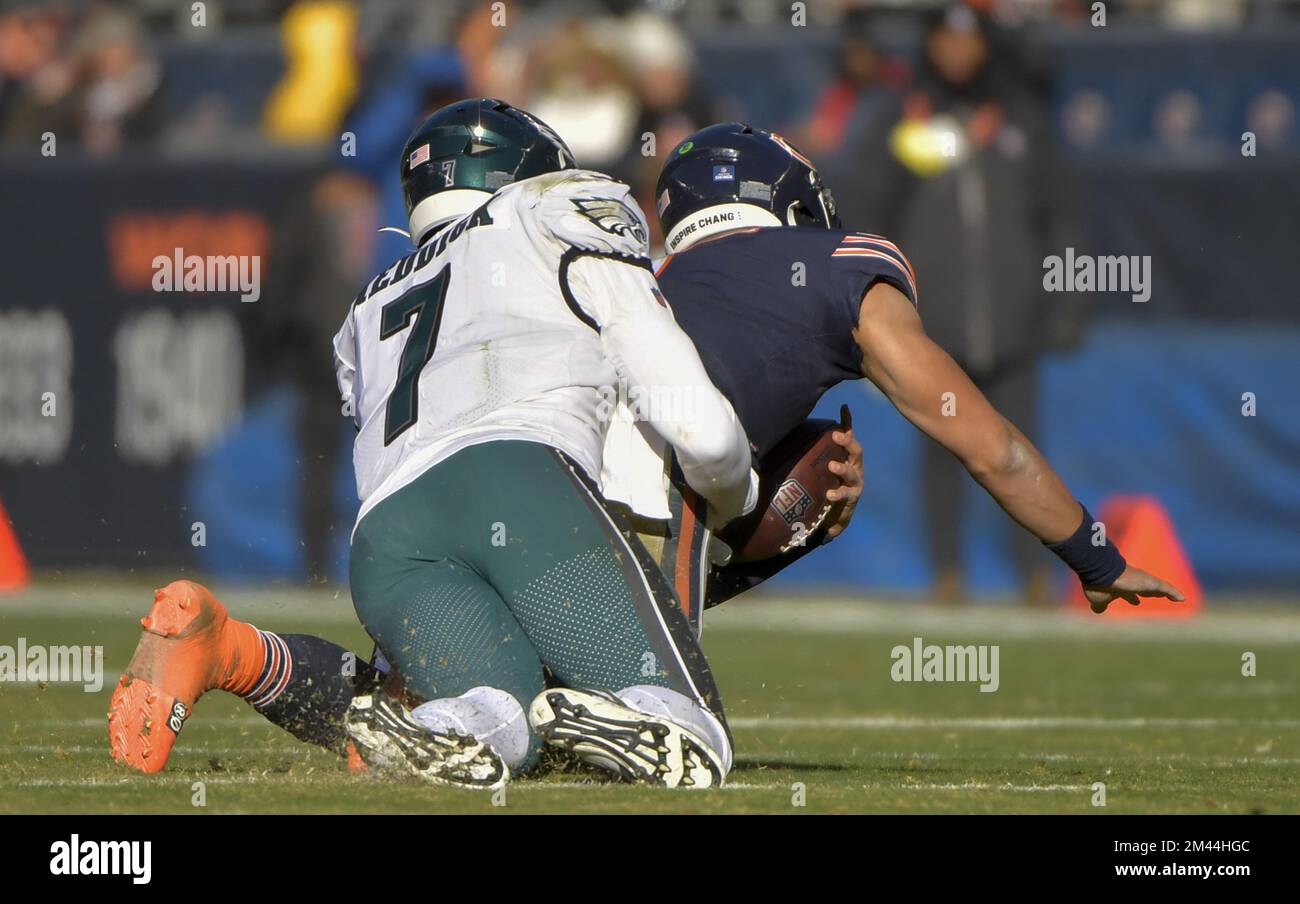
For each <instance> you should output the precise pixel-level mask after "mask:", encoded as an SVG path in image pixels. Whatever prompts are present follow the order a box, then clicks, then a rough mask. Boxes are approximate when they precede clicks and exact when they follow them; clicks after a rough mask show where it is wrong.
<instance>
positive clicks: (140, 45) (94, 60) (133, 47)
mask: <svg viewBox="0 0 1300 904" xmlns="http://www.w3.org/2000/svg"><path fill="white" fill-rule="evenodd" d="M74 50H75V53H76V55H77V58H78V61H79V65H80V68H81V73H80V75H81V84H80V89H79V103H78V110H77V113H78V117H79V125H80V138H81V141H82V144H83V145H84V146H85V148H86V149H87V150H88V151H90V152H91V153H92V154H108V153H112V152H114V151H116V150H118V149H120V148H121V147H122V146H123V145H128V144H146V143H148V142H151V141H153V140H154V139H155V138H156V137H157V136H158V135H159V134H160V133H161V131H162V128H163V124H164V121H163V120H164V112H165V111H164V108H163V103H162V94H161V91H160V88H161V86H162V66H161V65H160V64H159V63H158V60H157V59H156V58H155V57H154V56H153V54H152V53H151V52H150V51H149V50H148V49H147V47H146V42H145V34H144V30H143V29H142V28H141V26H140V24H139V22H137V21H136V19H135V18H134V17H133V16H132V15H130V14H129V13H127V12H124V11H122V10H118V9H115V8H111V7H102V8H100V9H99V10H98V11H96V12H95V13H92V14H91V15H90V16H89V17H88V19H87V20H86V22H85V23H84V25H83V27H82V30H81V33H80V35H78V37H77V39H76V41H75V44H74Z"/></svg>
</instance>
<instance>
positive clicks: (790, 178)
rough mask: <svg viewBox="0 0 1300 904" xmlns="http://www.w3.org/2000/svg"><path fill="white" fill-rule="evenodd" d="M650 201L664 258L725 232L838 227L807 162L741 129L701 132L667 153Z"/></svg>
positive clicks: (772, 138)
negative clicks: (660, 230)
mask: <svg viewBox="0 0 1300 904" xmlns="http://www.w3.org/2000/svg"><path fill="white" fill-rule="evenodd" d="M655 199H656V201H655V209H656V210H657V211H658V213H659V222H660V225H661V226H662V227H663V233H664V247H665V248H666V250H667V251H668V252H669V253H672V252H675V251H681V250H682V249H683V248H685V247H686V246H688V245H690V244H691V243H692V242H694V241H696V240H698V239H700V238H703V237H704V236H706V235H711V234H713V233H716V232H721V231H724V230H726V229H736V228H740V227H746V226H817V227H820V228H822V229H838V228H839V226H840V218H839V215H838V214H837V213H836V212H835V199H834V198H832V197H831V193H830V191H829V190H828V189H827V188H826V186H824V185H823V184H822V180H821V177H820V176H819V175H818V174H817V168H816V167H815V166H814V165H813V162H812V161H811V160H809V159H808V158H807V157H805V156H804V155H803V154H801V153H799V151H797V150H795V148H794V147H793V146H792V145H791V144H790V143H789V142H788V141H786V140H785V139H784V138H782V137H781V136H780V135H778V134H776V133H775V132H765V131H763V130H762V129H756V128H754V127H753V126H750V125H746V124H745V123H743V122H725V123H719V124H718V125H713V126H709V127H708V128H706V129H701V130H700V131H698V132H696V133H695V134H694V135H691V136H690V137H689V138H687V139H686V140H685V141H683V142H682V143H681V144H679V145H678V146H677V147H676V148H674V149H673V151H672V153H671V154H670V155H669V158H668V162H667V163H666V164H664V168H663V171H662V172H661V173H660V174H659V181H658V183H657V184H656V185H655Z"/></svg>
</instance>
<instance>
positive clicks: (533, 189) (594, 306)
mask: <svg viewBox="0 0 1300 904" xmlns="http://www.w3.org/2000/svg"><path fill="white" fill-rule="evenodd" d="M647 252H648V247H647V230H646V224H645V218H644V216H643V215H642V214H641V211H640V209H639V208H638V206H637V204H636V202H635V201H634V200H633V199H632V197H631V194H630V191H629V189H628V188H627V186H625V185H623V184H621V183H618V182H614V181H612V180H610V179H609V178H608V177H606V176H603V175H600V174H598V173H592V172H587V171H581V170H579V171H565V172H560V173H550V174H546V175H542V176H537V177H534V178H532V179H526V180H523V181H521V182H517V183H514V184H511V185H508V186H506V187H504V188H502V189H500V190H499V191H498V192H497V193H496V194H494V195H493V196H492V197H491V198H490V200H488V201H487V202H486V203H485V204H484V205H483V206H482V207H480V208H479V209H478V210H476V211H475V212H474V213H472V214H469V215H467V216H465V217H463V218H462V219H460V220H458V221H456V222H454V223H452V224H450V225H448V226H445V227H443V228H442V229H441V230H439V231H438V232H436V233H435V234H434V235H433V237H431V238H430V239H428V240H426V241H425V243H424V245H423V246H421V248H420V249H419V250H418V251H416V252H413V253H412V254H410V255H408V256H407V257H404V258H402V259H401V260H400V261H398V262H396V263H395V264H393V265H392V266H391V267H389V268H388V269H387V270H385V271H384V272H383V273H381V274H379V275H378V276H376V277H375V278H374V279H373V280H371V282H370V283H369V284H368V285H367V286H366V288H365V289H364V290H363V291H362V292H361V293H360V294H359V295H358V296H357V299H356V300H355V301H354V303H353V305H352V308H351V310H350V311H349V312H348V316H347V319H346V320H345V321H344V323H343V326H342V328H341V329H340V330H339V333H338V335H337V336H336V337H335V339H334V354H335V366H336V371H337V375H338V382H339V389H340V392H341V394H342V396H343V400H344V403H345V405H346V406H348V407H349V408H350V409H351V411H352V412H353V414H354V417H355V420H356V424H357V427H358V429H359V432H358V434H357V439H356V445H355V448H354V452H353V463H354V466H355V469H356V480H357V494H358V496H359V497H360V500H361V510H360V513H359V514H358V520H360V518H361V517H364V515H365V514H366V513H367V512H368V511H369V510H370V509H371V508H373V507H374V506H375V505H376V504H377V503H378V502H379V501H381V500H382V499H384V498H385V497H387V496H388V495H389V494H391V493H393V492H394V491H396V490H398V489H400V488H401V487H403V486H405V485H407V484H408V483H410V482H411V481H413V480H414V479H415V478H417V477H419V476H420V475H421V474H423V473H424V472H425V471H427V470H428V469H429V468H431V467H433V466H434V465H436V464H437V463H438V462H440V461H442V460H443V459H445V458H447V457H449V456H451V455H452V454H454V453H455V452H457V451H459V450H461V449H463V448H465V447H467V446H470V445H474V444H476V443H482V442H488V441H491V440H528V441H534V442H539V443H544V444H546V445H548V446H552V447H554V448H556V449H559V450H561V451H563V452H564V453H566V454H567V455H569V456H570V457H571V458H572V459H573V460H574V461H575V462H577V464H578V465H579V466H580V467H581V468H582V469H583V470H584V471H586V472H587V474H588V475H590V476H591V477H593V478H595V479H599V478H600V475H601V461H602V445H603V442H604V438H605V432H606V427H607V423H608V421H609V419H610V403H609V400H610V398H611V387H617V386H618V385H619V383H620V381H623V382H624V383H625V384H631V385H634V386H636V385H645V386H652V387H662V386H674V387H678V388H680V389H681V390H682V391H684V392H687V393H689V394H690V396H691V398H692V400H693V404H692V405H690V406H689V408H688V409H686V410H685V412H684V414H683V411H681V410H678V411H675V412H673V415H672V416H671V417H662V416H658V417H657V415H656V412H649V413H648V417H647V420H648V421H649V423H650V426H651V427H652V428H653V429H654V431H655V432H656V433H657V434H658V435H659V436H661V437H662V438H663V439H664V440H665V441H667V442H668V443H669V444H671V445H673V446H674V447H675V448H676V449H677V453H678V460H679V462H680V463H681V464H682V468H683V472H684V474H685V476H686V479H687V481H688V482H689V483H690V484H691V486H692V487H694V488H695V489H696V490H697V491H698V492H700V493H701V495H703V496H704V497H705V498H706V499H708V500H709V501H710V503H711V504H712V505H713V506H714V507H715V509H716V510H717V511H718V513H719V515H721V516H723V517H724V518H730V517H734V516H735V515H737V514H739V513H740V512H741V511H742V510H746V509H747V508H748V507H750V506H752V505H753V501H754V498H755V496H756V483H757V481H756V478H755V477H754V475H753V474H752V472H751V471H750V469H749V449H748V441H747V439H746V438H745V434H744V430H743V428H742V427H741V426H740V424H739V421H738V420H737V419H736V417H735V413H734V412H733V411H732V409H731V406H730V404H729V403H728V402H727V401H726V399H725V398H724V397H723V396H722V395H721V393H719V392H718V391H717V389H716V388H714V387H713V385H712V383H711V382H710V381H709V379H708V376H707V374H706V373H705V371H704V368H703V365H702V364H700V361H699V356H698V354H697V353H696V351H695V347H694V346H693V345H692V344H691V342H690V339H689V338H687V336H686V334H685V333H684V332H682V331H681V329H680V328H679V327H678V326H677V324H676V321H674V320H673V318H672V314H671V312H670V311H669V310H668V308H667V305H666V303H665V302H664V299H663V296H662V294H661V293H660V292H659V290H658V288H657V286H656V284H655V281H654V277H653V275H652V273H651V271H650V269H649V261H648V259H647ZM615 397H616V396H615Z"/></svg>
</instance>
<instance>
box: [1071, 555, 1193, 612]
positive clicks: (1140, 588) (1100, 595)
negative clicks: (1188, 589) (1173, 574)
mask: <svg viewBox="0 0 1300 904" xmlns="http://www.w3.org/2000/svg"><path fill="white" fill-rule="evenodd" d="M1083 595H1084V596H1086V597H1087V598H1088V602H1089V603H1090V604H1091V605H1092V611H1093V612H1096V613H1097V614H1099V615H1100V614H1101V613H1102V612H1105V611H1106V607H1107V606H1109V605H1110V604H1111V603H1113V602H1114V601H1115V600H1117V599H1123V600H1124V601H1125V602H1127V603H1128V604H1129V605H1130V606H1136V605H1138V603H1139V602H1140V600H1139V599H1138V597H1142V596H1162V597H1164V598H1165V599H1171V600H1173V601H1174V602H1176V603H1181V602H1182V601H1183V592H1182V591H1181V590H1179V589H1178V588H1177V587H1175V586H1174V585H1173V584H1171V583H1169V582H1168V581H1162V580H1160V578H1158V577H1156V576H1155V575H1153V574H1147V573H1146V572H1145V571H1143V570H1142V569H1141V568H1134V567H1133V566H1132V565H1130V566H1129V567H1128V568H1125V569H1124V573H1123V574H1121V575H1120V576H1119V577H1117V578H1116V579H1115V582H1114V583H1113V584H1111V585H1110V586H1109V587H1084V588H1083Z"/></svg>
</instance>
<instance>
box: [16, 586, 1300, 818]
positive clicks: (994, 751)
mask: <svg viewBox="0 0 1300 904" xmlns="http://www.w3.org/2000/svg"><path fill="white" fill-rule="evenodd" d="M151 590H152V585H151V584H146V583H140V584H138V585H137V584H134V583H124V582H123V581H122V580H121V579H117V580H115V581H112V582H107V583H100V582H93V581H90V580H86V579H78V580H68V579H63V580H59V581H57V582H55V583H45V584H43V585H38V587H37V588H36V589H33V590H31V591H28V592H26V593H23V594H20V595H18V596H11V597H3V598H0V645H11V646H12V645H16V643H17V639H18V638H19V637H24V638H26V642H27V644H28V645H32V644H46V645H55V644H89V645H102V646H103V648H104V686H103V688H102V689H101V690H100V691H99V692H98V693H87V692H85V691H84V690H82V689H81V688H80V687H79V686H77V687H71V686H68V685H61V684H51V685H47V686H45V687H39V686H37V685H35V684H14V683H6V684H0V755H2V756H3V759H4V762H5V768H4V769H3V771H0V813H31V812H57V813H66V812H95V813H98V812H108V813H115V812H169V813H249V812H259V813H260V812H270V813H346V812H379V813H384V812H420V813H426V812H427V813H443V812H448V813H451V812H456V813H533V812H656V813H658V812H664V813H668V812H679V813H743V812H774V813H800V812H835V813H857V812H871V813H952V812H960V813H969V812H973V813H1039V812H1047V813H1150V812H1210V813H1250V812H1265V813H1284V812H1285V813H1296V812H1300V656H1297V645H1300V609H1294V608H1293V609H1290V610H1287V609H1286V608H1282V607H1279V608H1275V609H1237V608H1233V609H1228V610H1226V611H1223V612H1216V613H1214V614H1210V615H1206V616H1203V617H1201V618H1199V619H1195V620H1191V621H1186V622H1162V623H1156V622H1147V623H1131V622H1124V623H1111V622H1106V621H1103V620H1098V619H1094V618H1091V617H1086V616H1080V615H1069V614H1060V613H1040V612H1029V611H1022V610H1017V609H1010V608H1002V607H993V606H975V607H972V608H969V609H965V610H947V609H940V608H936V607H933V606H927V605H921V604H916V603H905V602H904V603H883V602H864V601H847V600H845V601H831V600H820V599H812V598H809V599H787V600H779V599H774V598H771V597H767V598H762V597H759V598H756V599H755V600H754V601H752V602H751V601H737V602H735V603H732V604H729V605H728V606H726V607H723V608H722V609H719V610H714V612H712V613H710V617H709V618H708V619H707V620H706V628H705V646H706V649H707V650H708V652H709V655H710V660H711V662H712V663H713V667H714V670H715V673H716V675H717V677H718V681H719V684H720V685H721V688H722V693H723V697H724V699H725V701H726V703H727V709H728V712H729V714H730V717H731V723H732V727H733V730H734V732H735V736H736V743H737V765H736V768H735V770H734V771H733V773H732V775H731V780H730V783H729V785H728V786H727V787H725V788H723V789H720V790H715V791H696V792H690V791H665V790H662V789H649V788H636V787H628V786H621V785H611V784H606V783H604V782H599V781H594V780H593V779H592V778H591V777H590V776H588V775H586V774H581V773H567V774H551V775H548V776H544V777H539V778H531V779H519V780H517V781H515V782H514V783H512V784H511V785H510V787H509V788H508V791H507V793H506V795H505V805H504V806H503V807H495V806H493V804H492V801H491V799H490V796H489V795H487V794H473V793H468V792H461V791H454V790H439V789H432V788H428V787H425V786H422V785H415V784H409V783H393V782H383V781H379V780H376V779H373V778H367V777H365V776H356V777H354V776H351V775H349V774H348V773H347V771H346V770H345V769H344V768H343V766H342V764H341V762H340V761H339V760H337V759H336V758H334V757H333V756H331V755H329V754H326V753H324V752H321V751H318V750H316V749H313V748H310V747H307V746H305V745H303V744H300V743H298V742H297V741H295V740H294V739H293V738H291V737H289V736H288V735H287V734H284V733H283V732H281V731H279V730H278V729H276V728H275V727H273V726H271V725H270V724H269V723H266V722H264V721H263V720H262V719H261V718H260V717H258V716H257V715H256V714H255V713H254V712H253V711H252V709H250V708H249V707H248V706H247V705H245V704H244V703H242V702H241V701H239V700H237V699H235V698H233V697H230V696H229V695H225V694H222V693H215V692H214V693H212V694H210V695H208V696H206V697H204V698H203V699H202V700H201V701H200V702H199V704H198V705H197V706H196V707H195V711H194V714H193V716H192V717H191V718H190V720H189V722H188V723H187V724H186V727H185V731H184V732H183V734H182V735H181V737H180V739H179V740H178V742H177V747H176V750H175V752H174V753H173V755H172V759H171V763H170V766H169V768H168V769H167V771H165V772H164V773H162V774H160V775H156V776H142V775H137V774H134V773H131V772H128V771H125V770H123V769H120V768H118V767H117V766H115V764H113V763H112V762H111V761H110V759H109V757H108V753H107V740H106V733H105V725H104V714H105V711H106V709H107V705H108V698H109V695H110V694H111V692H112V688H113V685H114V683H115V682H116V679H117V675H118V673H119V672H120V671H121V669H122V668H123V666H125V664H126V662H127V660H128V659H129V657H130V655H131V651H132V649H133V647H134V644H135V640H136V637H137V636H138V630H139V629H138V625H137V619H138V618H139V617H140V615H142V614H143V613H144V611H145V609H146V608H147V603H148V601H149V599H150V596H151ZM222 595H223V598H224V599H225V601H226V603H227V605H228V606H229V607H230V609H231V611H232V613H234V614H235V615H236V616H239V617H243V618H245V619H248V620H251V621H254V622H255V623H257V624H258V625H259V627H263V628H270V629H281V630H292V631H308V632H313V633H319V634H322V635H324V636H326V637H329V638H331V639H333V640H336V641H338V642H340V643H344V644H348V645H351V646H352V647H353V648H354V649H357V650H359V651H363V652H368V650H369V647H368V645H366V644H365V643H364V637H363V635H362V633H361V631H360V629H359V628H358V627H357V626H356V625H355V623H354V622H353V621H352V617H351V606H350V604H349V602H348V599H347V596H346V594H343V595H338V594H335V593H330V592H325V591H313V592H307V591H294V590H282V591H276V590H258V591H241V590H229V591H226V592H225V593H224V594H222ZM918 636H919V637H922V638H924V642H925V643H927V644H930V643H936V644H949V643H952V644H996V645H998V647H999V666H1000V669H999V671H1000V684H999V687H998V690H997V691H996V692H994V693H981V692H980V691H979V689H978V687H977V686H976V685H975V684H972V683H965V684H959V683H897V682H895V681H893V680H892V679H891V677H890V670H891V666H892V665H893V661H892V659H891V656H890V651H891V649H892V648H893V647H895V646H896V645H900V644H901V645H906V646H910V645H911V643H912V639H913V638H914V637H918ZM1245 652H1253V653H1254V654H1256V656H1257V661H1258V674H1257V676H1256V677H1243V676H1242V674H1241V671H1242V666H1241V662H1242V655H1243V653H1245ZM195 782H202V783H203V785H204V790H205V794H206V806H205V807H196V806H194V804H193V798H194V796H195V790H194V789H193V783H195ZM1095 782H1103V783H1105V785H1106V804H1105V806H1104V807H1096V806H1094V805H1093V798H1094V791H1093V784H1094V783H1095ZM800 788H802V792H800V791H799V789H800ZM796 797H799V798H802V800H803V802H804V803H805V806H803V807H797V806H795V799H796Z"/></svg>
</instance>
